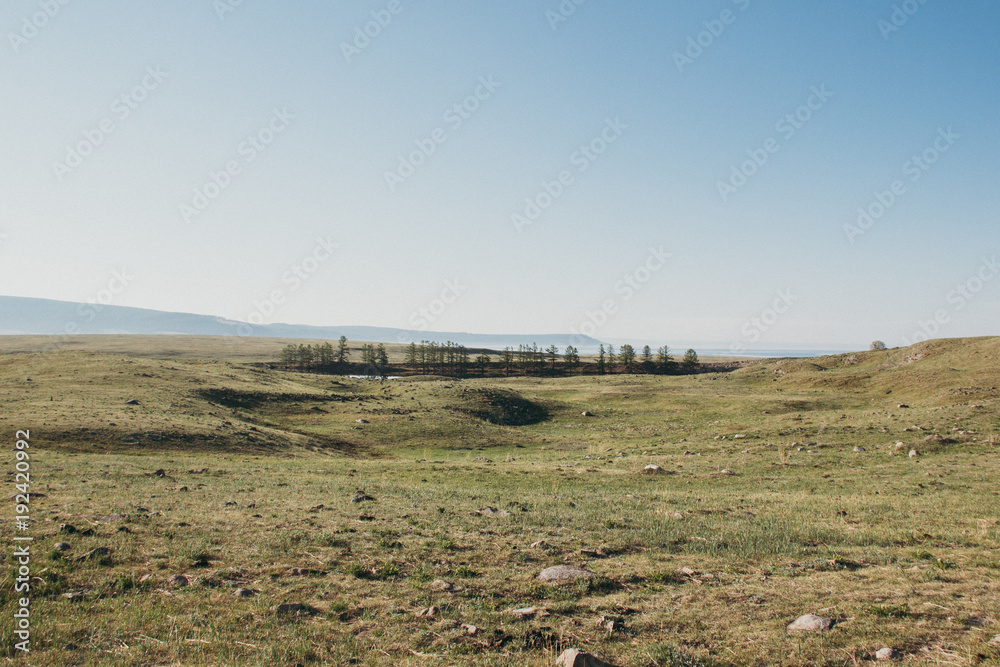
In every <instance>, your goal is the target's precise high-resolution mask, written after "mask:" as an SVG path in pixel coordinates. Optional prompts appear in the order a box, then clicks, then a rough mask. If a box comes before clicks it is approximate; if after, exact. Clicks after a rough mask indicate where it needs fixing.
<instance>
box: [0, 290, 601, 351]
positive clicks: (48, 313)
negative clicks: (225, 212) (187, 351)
mask: <svg viewBox="0 0 1000 667" xmlns="http://www.w3.org/2000/svg"><path fill="white" fill-rule="evenodd" d="M19 334H42V335H76V334H181V335H195V336H257V337H261V338H311V339H326V340H335V339H337V338H340V337H341V336H347V338H348V339H349V340H363V341H372V342H376V343H409V342H411V341H416V342H419V341H421V340H433V341H439V342H445V341H449V340H450V341H452V342H455V343H459V344H461V345H465V346H466V347H471V348H489V349H494V350H499V349H503V348H504V347H508V346H509V347H513V348H515V349H516V348H517V346H518V345H521V344H525V345H532V344H534V343H537V344H538V345H539V346H540V347H548V346H550V345H555V346H557V347H558V348H559V352H560V353H561V352H562V351H563V349H565V347H566V346H567V345H574V346H575V347H577V348H578V349H579V350H580V352H581V353H583V354H587V353H590V352H596V351H597V347H598V345H600V344H601V341H599V340H596V339H594V338H591V337H589V336H582V335H578V334H577V335H574V334H540V335H530V334H525V335H519V334H474V333H465V332H447V331H410V330H407V329H394V328H391V327H368V326H312V325H305V324H259V325H255V324H247V323H246V322H237V321H236V320H229V319H226V318H223V317H213V316H211V315H196V314H193V313H172V312H167V311H162V310H150V309H147V308H132V307H129V306H105V305H100V304H90V303H77V302H73V301H56V300H52V299H34V298H29V297H18V296H0V335H19Z"/></svg>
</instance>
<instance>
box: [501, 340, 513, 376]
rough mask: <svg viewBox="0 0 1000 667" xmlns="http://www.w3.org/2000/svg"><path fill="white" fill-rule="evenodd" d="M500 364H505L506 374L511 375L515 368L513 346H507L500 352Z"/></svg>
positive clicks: (504, 370)
mask: <svg viewBox="0 0 1000 667" xmlns="http://www.w3.org/2000/svg"><path fill="white" fill-rule="evenodd" d="M500 365H501V366H503V372H504V375H507V376H510V372H511V371H512V370H514V350H513V349H512V348H510V347H505V348H504V349H503V352H501V353H500Z"/></svg>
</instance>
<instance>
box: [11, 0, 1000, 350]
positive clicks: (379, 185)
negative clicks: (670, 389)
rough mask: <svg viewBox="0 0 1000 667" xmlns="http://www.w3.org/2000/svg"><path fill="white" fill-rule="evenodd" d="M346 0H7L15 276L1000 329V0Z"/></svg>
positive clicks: (385, 304) (399, 318)
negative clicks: (998, 261)
mask: <svg viewBox="0 0 1000 667" xmlns="http://www.w3.org/2000/svg"><path fill="white" fill-rule="evenodd" d="M63 1H66V0H63ZM329 4H330V5H333V6H328V3H322V2H299V3H294V4H281V3H276V2H266V1H265V0H243V1H242V2H241V3H237V2H236V0H218V1H217V2H213V1H212V0H176V1H174V2H170V3H163V2H160V3H154V2H149V1H145V2H142V1H133V2H120V1H118V2H115V1H111V2H105V3H86V2H80V1H79V0H70V1H68V2H67V4H65V5H63V4H60V2H59V0H48V1H45V0H43V1H42V2H39V1H38V0H34V1H26V0H10V1H9V2H7V3H4V5H3V7H2V8H0V29H2V32H3V33H4V35H5V39H4V43H3V44H2V45H0V83H2V88H3V91H4V94H5V99H6V100H7V102H6V103H5V104H4V105H3V106H2V107H0V128H2V129H0V183H2V184H3V193H4V197H3V201H2V203H0V235H2V236H0V284H2V286H3V287H2V289H0V292H2V293H4V294H8V295H14V296H31V297H43V298H54V299H65V300H79V301H87V300H94V299H96V300H105V301H108V300H110V302H111V303H114V304H116V305H124V306H137V307H146V308H156V309H163V310H180V311H187V312H197V313H204V314H211V315H219V316H225V317H230V318H233V319H238V320H244V321H247V320H249V321H260V322H291V323H302V324H324V325H338V324H343V325H346V324H367V325H380V326H394V327H402V328H413V329H414V330H417V331H415V335H416V337H418V338H419V337H420V332H419V331H418V329H420V328H422V327H426V328H429V329H432V330H449V331H456V330H458V331H473V332H493V333H523V332H536V333H554V332H568V331H580V332H583V333H588V334H591V335H593V336H595V337H596V338H599V339H602V340H606V341H612V342H632V343H634V344H635V343H638V344H641V343H645V342H649V343H654V344H664V343H665V344H669V345H671V346H672V347H682V346H686V345H689V344H692V345H702V346H708V347H724V348H731V349H734V350H738V349H744V348H761V347H772V346H773V347H789V346H802V347H815V348H829V347H845V348H852V347H855V348H856V347H866V346H867V344H868V342H870V341H871V340H872V339H875V338H880V339H884V340H885V341H886V342H887V343H889V344H890V345H902V344H905V343H908V342H913V341H915V340H919V339H921V338H923V337H925V336H927V335H931V336H935V337H936V336H948V337H952V336H966V335H991V334H997V333H1000V331H998V329H997V323H998V321H1000V320H998V317H997V315H998V306H1000V275H998V274H997V272H998V271H1000V269H997V268H996V267H995V255H996V253H997V250H998V245H1000V244H998V240H1000V230H998V226H997V222H998V220H997V212H998V211H1000V206H998V205H1000V187H998V185H1000V160H998V157H1000V125H998V124H997V122H996V119H997V111H998V109H1000V104H998V103H1000V67H998V66H997V64H998V62H1000V42H998V40H997V39H996V28H997V26H998V25H1000V6H998V5H997V4H996V3H991V2H988V1H986V0H968V1H962V2H953V3H945V2H941V1H940V0H926V1H925V2H920V1H919V0H909V1H908V2H895V3H894V2H890V1H882V0H871V1H865V2H861V1H860V0H854V1H853V2H851V1H849V2H843V3H802V2H792V1H785V2H777V3H764V2H760V1H759V0H739V1H738V2H734V1H733V0H713V1H705V0H702V1H700V2H693V1H691V2H674V3H659V2H631V3H612V2H608V1H607V0H587V1H586V2H583V3H582V4H580V5H576V4H575V2H574V0H565V1H564V2H562V3H560V2H558V1H556V0H550V1H547V2H546V1H533V2H528V1H522V0H508V1H507V2H503V3H501V2H479V3H470V2H450V1H441V2H436V3H421V2H414V1H412V0H411V1H407V0H394V1H391V2H390V1H389V0H385V1H379V2H351V3H335V4H334V3H329ZM570 10H572V11H570ZM46 11H47V12H48V13H47V14H46ZM50 15H51V16H50ZM379 21H381V23H382V24H384V25H380V24H379ZM39 26H40V27H39ZM365 30H367V31H368V33H369V34H370V35H371V36H367V35H364V32H365ZM359 34H360V35H363V36H362V37H359V36H358V35H359ZM699 42H700V44H699ZM477 94H478V97H477ZM456 105H459V106H458V109H456V108H455V107H456ZM107 130H110V132H108V131H107ZM421 147H422V148H421ZM81 153H86V154H85V155H81ZM914 157H917V159H918V160H919V162H913V158H914ZM401 160H404V161H405V162H406V163H408V164H403V165H401ZM227 168H228V170H229V171H227ZM560 181H562V182H560ZM894 186H895V193H894V192H893V189H894ZM533 207H537V208H533ZM859 208H860V209H861V210H862V212H864V211H868V213H869V215H870V217H869V218H862V220H861V221H860V223H859V215H860V214H859ZM333 246H336V247H333ZM116 271H117V272H119V274H120V275H124V278H125V279H124V280H122V279H120V278H116V277H115V272H116ZM112 287H113V288H114V289H111V288H112Z"/></svg>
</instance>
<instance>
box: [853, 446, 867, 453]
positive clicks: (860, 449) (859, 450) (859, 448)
mask: <svg viewBox="0 0 1000 667" xmlns="http://www.w3.org/2000/svg"><path fill="white" fill-rule="evenodd" d="M854 451H856V452H858V453H861V452H864V451H865V448H864V447H855V448H854Z"/></svg>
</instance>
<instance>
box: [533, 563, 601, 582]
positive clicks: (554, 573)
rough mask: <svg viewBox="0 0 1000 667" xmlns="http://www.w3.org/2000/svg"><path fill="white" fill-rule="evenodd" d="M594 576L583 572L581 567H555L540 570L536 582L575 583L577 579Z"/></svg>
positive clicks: (588, 571) (585, 571)
mask: <svg viewBox="0 0 1000 667" xmlns="http://www.w3.org/2000/svg"><path fill="white" fill-rule="evenodd" d="M596 576H597V574H596V573H594V572H591V571H590V570H584V569H583V568H581V567H573V566H572V565H555V566H553V567H548V568H545V569H544V570H542V571H541V573H540V574H539V575H538V580H539V581H545V582H561V581H576V580H577V579H591V578H593V577H596Z"/></svg>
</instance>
